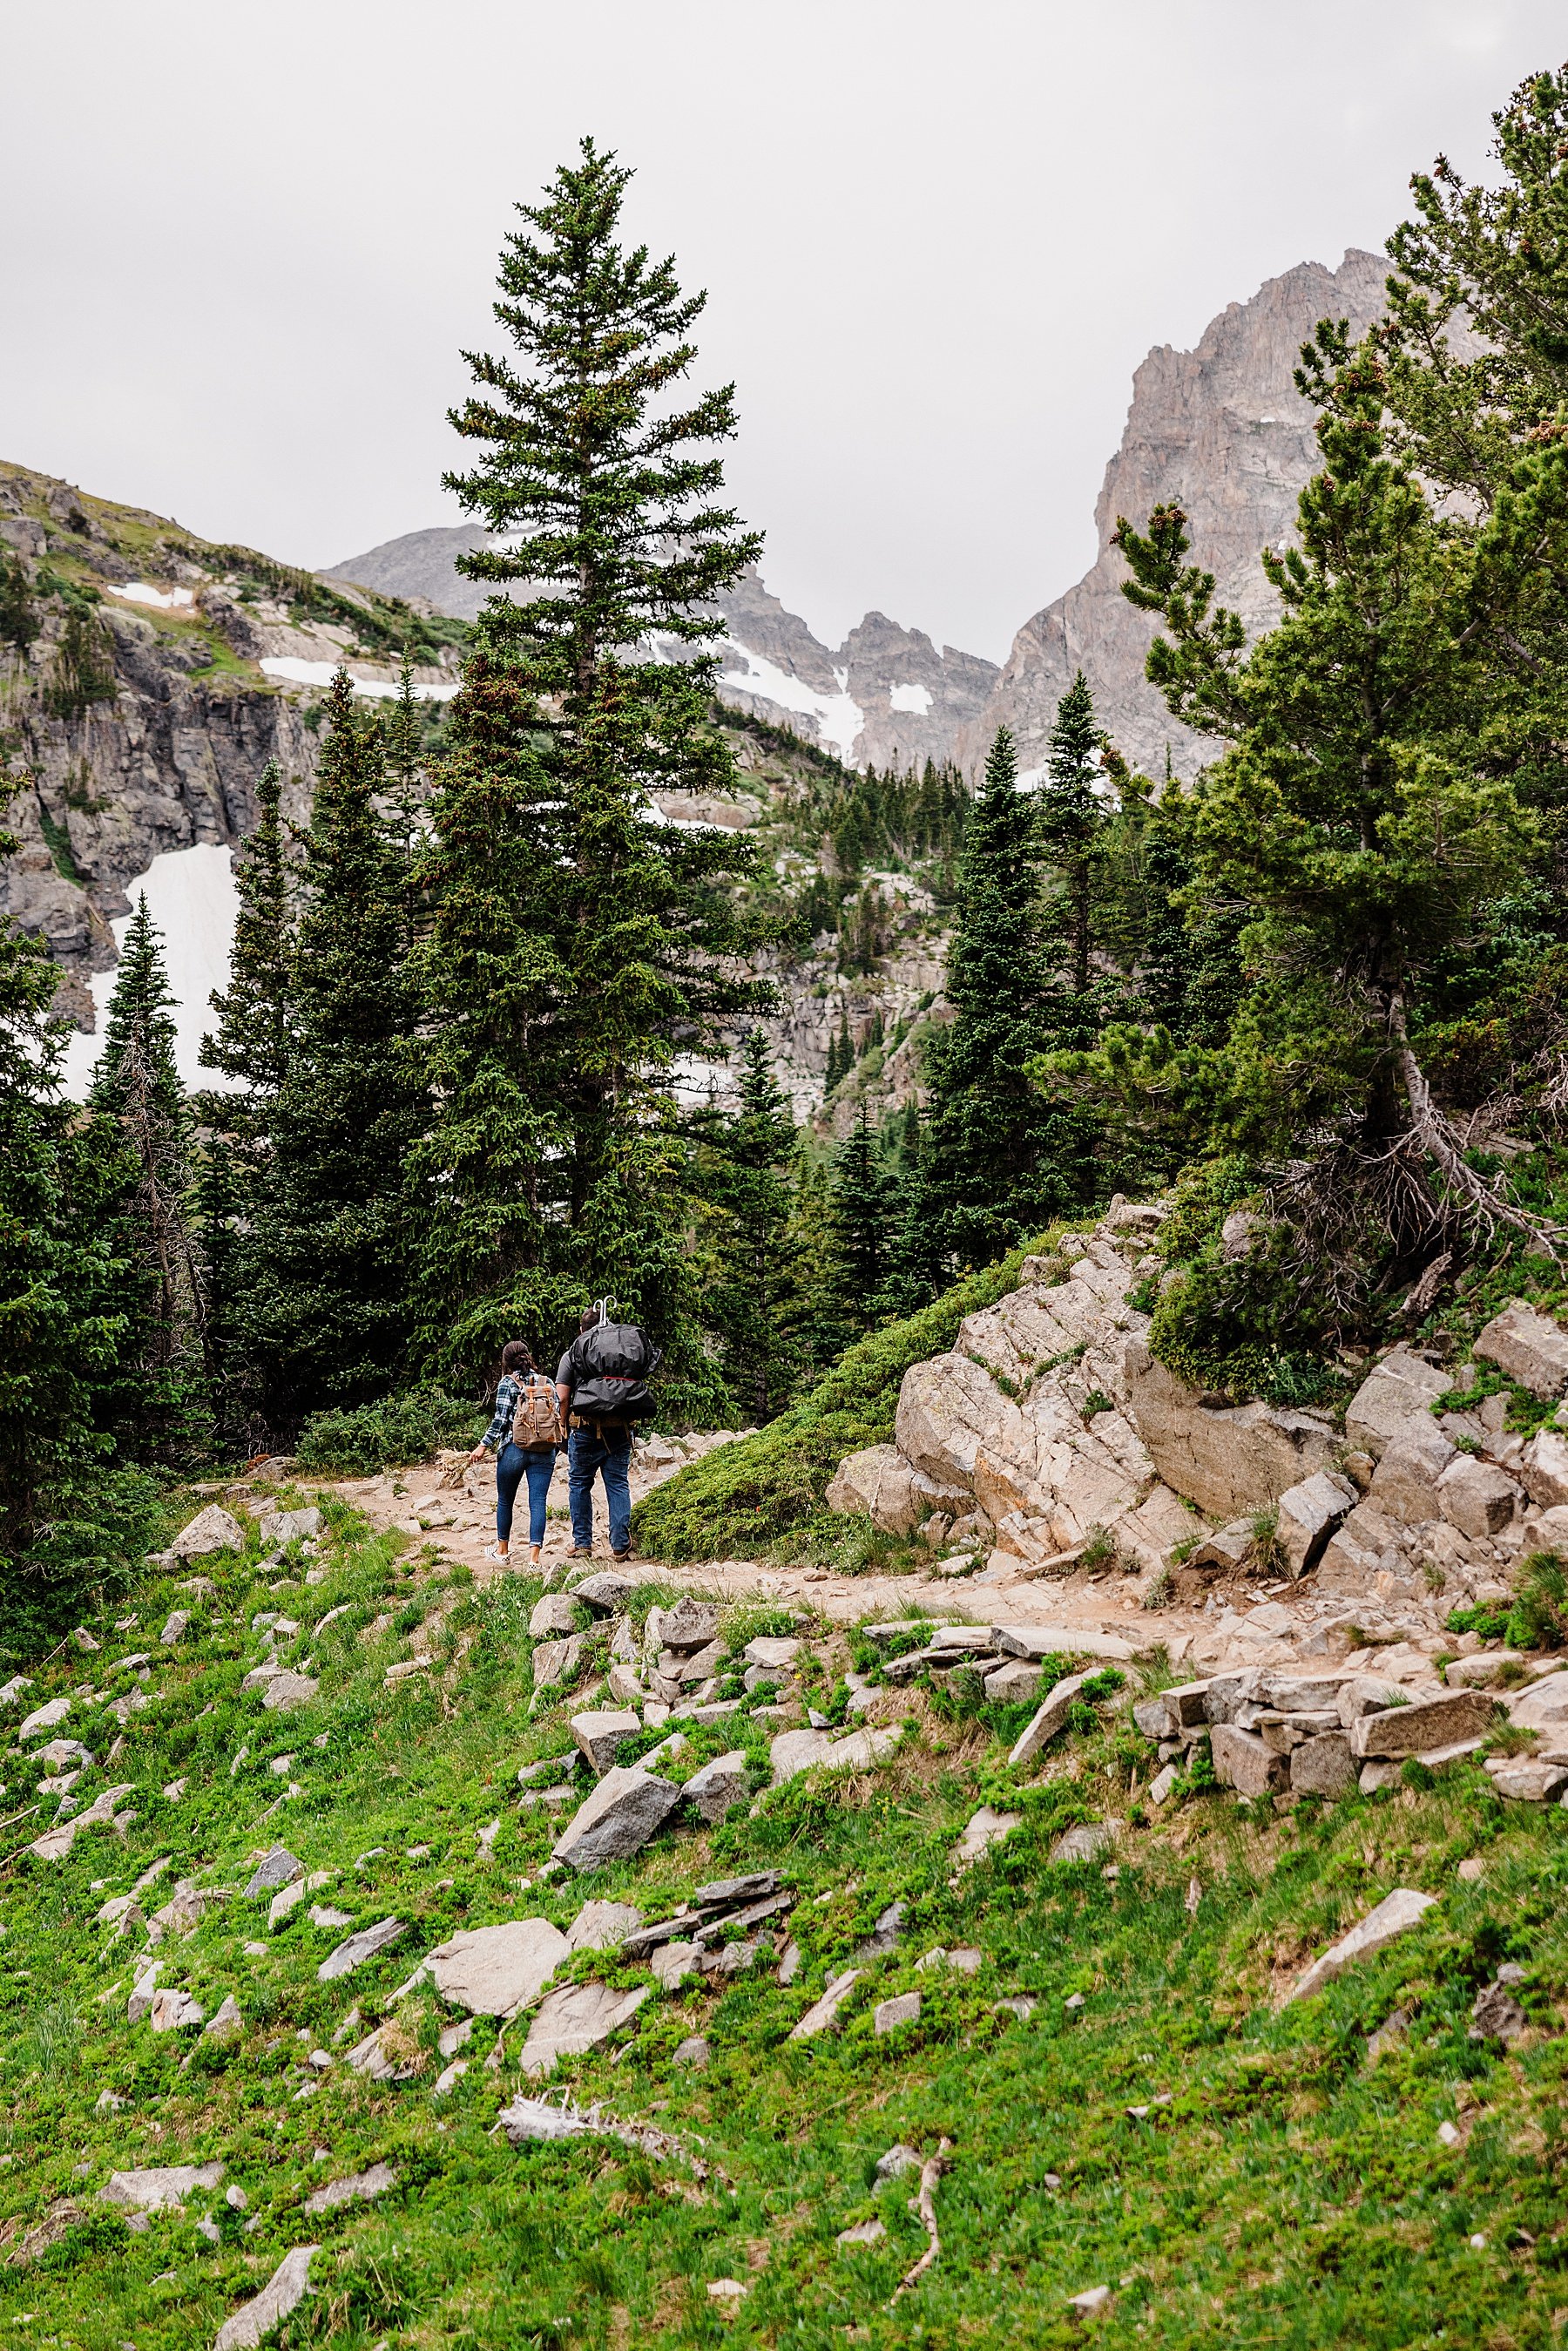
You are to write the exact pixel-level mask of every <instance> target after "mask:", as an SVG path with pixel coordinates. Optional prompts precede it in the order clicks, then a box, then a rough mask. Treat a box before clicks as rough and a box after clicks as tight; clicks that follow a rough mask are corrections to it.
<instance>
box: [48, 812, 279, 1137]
mask: <svg viewBox="0 0 1568 2351" xmlns="http://www.w3.org/2000/svg"><path fill="white" fill-rule="evenodd" d="M125 894H126V896H127V897H128V898H129V899H130V904H131V906H132V908H133V909H134V907H135V905H136V902H137V899H138V898H139V897H141V896H142V895H145V897H146V899H147V911H148V913H149V914H151V917H152V919H153V921H154V922H155V923H156V924H157V925H158V927H159V929H160V931H161V933H162V935H163V955H164V961H165V963H166V965H167V967H168V971H169V986H170V988H171V991H172V993H173V996H174V998H175V1004H176V1010H175V1015H174V1018H175V1023H176V1026H177V1028H178V1030H179V1042H178V1045H177V1047H176V1049H175V1059H176V1061H178V1063H179V1067H180V1075H181V1076H182V1079H183V1080H184V1081H185V1083H186V1084H187V1085H188V1086H214V1087H221V1088H223V1089H224V1090H229V1089H230V1088H232V1086H233V1082H234V1081H232V1080H231V1079H228V1078H225V1077H224V1076H223V1072H222V1071H218V1070H204V1069H202V1065H201V1062H200V1061H198V1060H197V1058H196V1057H197V1055H198V1053H199V1052H200V1050H201V1046H202V1037H203V1035H204V1034H205V1033H206V1031H207V1030H208V1029H211V1028H212V1026H213V1013H212V1010H211V1008H210V1007H209V1005H208V1001H207V999H208V998H209V997H210V996H211V995H212V993H213V989H214V988H215V987H216V988H224V987H227V986H228V984H229V948H230V945H231V943H232V941H233V939H234V918H235V915H236V914H237V913H238V911H239V895H238V893H237V892H236V890H235V888H234V864H233V861H232V859H231V857H230V853H229V852H228V850H227V849H226V848H223V847H221V846H220V845H219V844H218V843H216V842H212V841H199V842H198V843H197V844H196V846H195V847H194V848H192V849H170V850H165V851H164V852H163V853H162V854H161V856H159V857H155V858H154V859H153V861H152V862H151V865H150V866H149V867H148V869H147V871H146V872H145V873H143V874H140V875H139V876H138V878H137V879H136V880H135V881H134V882H132V883H130V885H129V886H128V888H127V890H126V893H125ZM130 919H131V918H130V914H119V915H118V916H117V917H116V918H115V920H114V921H113V922H112V923H111V924H110V925H109V928H110V929H111V930H112V931H113V933H114V943H115V945H116V946H117V947H123V946H124V945H125V935H126V933H127V931H128V930H129V929H130ZM114 982H115V973H114V971H99V972H94V974H93V975H92V977H91V978H90V980H89V981H88V987H90V988H91V990H92V1000H93V1005H94V1008H95V1009H96V1011H97V1014H98V1027H97V1030H96V1033H95V1034H94V1035H92V1036H91V1037H85V1036H83V1034H82V1032H81V1031H80V1029H73V1031H72V1032H71V1035H70V1038H69V1039H68V1040H67V1047H66V1061H65V1090H66V1092H67V1095H68V1096H69V1097H70V1099H71V1100H72V1101H73V1102H81V1101H84V1100H85V1099H86V1096H87V1092H88V1087H89V1086H90V1084H91V1083H92V1075H93V1071H94V1070H95V1069H96V1068H97V1066H98V1058H99V1054H100V1053H101V1051H102V1050H103V1037H104V1019H105V1015H106V1014H107V1012H108V1010H109V998H110V997H111V996H112V995H113V993H114Z"/></svg>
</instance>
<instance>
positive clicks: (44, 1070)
mask: <svg viewBox="0 0 1568 2351" xmlns="http://www.w3.org/2000/svg"><path fill="white" fill-rule="evenodd" d="M15 851H16V840H15V838H14V837H13V836H10V835H5V834H0V859H4V858H5V857H8V856H11V855H12V854H14V853H15ZM57 979H58V973H57V970H56V968H55V966H54V964H53V962H52V961H51V959H50V956H49V955H48V951H47V948H45V947H44V946H41V945H40V944H39V943H38V942H36V941H35V940H33V939H29V938H26V937H24V936H23V935H21V934H20V933H19V932H17V931H16V930H14V929H12V928H11V927H10V926H9V925H5V926H0V1331H3V1332H4V1334H5V1342H4V1344H3V1345H0V1651H3V1652H4V1654H5V1656H7V1657H9V1658H10V1659H13V1660H15V1659H16V1657H17V1656H18V1655H19V1654H26V1653H28V1652H29V1651H33V1650H36V1646H37V1645H38V1643H39V1640H40V1637H41V1636H42V1635H45V1634H47V1635H49V1637H50V1638H53V1637H55V1636H56V1635H57V1633H58V1631H59V1630H60V1629H61V1622H60V1620H61V1618H62V1616H64V1621H65V1622H66V1623H67V1624H68V1623H69V1622H70V1617H69V1615H68V1614H66V1612H67V1610H69V1609H71V1608H72V1607H73V1606H77V1605H79V1602H80V1597H81V1593H82V1591H83V1589H84V1586H85V1585H86V1584H87V1583H88V1582H99V1581H102V1580H104V1579H105V1578H107V1577H108V1576H109V1574H110V1573H112V1571H113V1570H114V1568H115V1567H116V1566H117V1565H121V1566H122V1565H123V1564H124V1562H125V1560H126V1556H127V1552H128V1551H129V1550H130V1547H131V1545H132V1543H133V1541H134V1539H135V1538H136V1536H137V1535H139V1534H140V1532H141V1531H143V1530H142V1527H141V1526H140V1525H139V1524H138V1522H137V1520H138V1512H137V1510H135V1509H134V1508H133V1507H132V1505H133V1504H134V1502H135V1499H136V1496H135V1491H134V1485H135V1481H134V1480H131V1479H127V1478H126V1477H125V1476H123V1475H121V1476H119V1477H116V1476H115V1475H113V1474H112V1473H106V1470H105V1467H104V1464H105V1460H106V1458H107V1457H108V1456H109V1454H110V1453H111V1451H112V1438H111V1437H110V1436H109V1433H108V1432H107V1430H106V1428H105V1426H104V1411H103V1408H102V1407H103V1395H104V1389H105V1385H106V1384H107V1383H108V1381H109V1379H110V1377H111V1376H112V1375H113V1373H114V1367H115V1364H116V1360H117V1357H118V1355H119V1351H120V1349H121V1346H122V1345H123V1343H124V1342H125V1339H126V1336H127V1329H126V1317H125V1311H124V1300H125V1284H126V1276H127V1271H128V1269H127V1267H126V1265H125V1263H124V1262H123V1260H118V1259H115V1257H114V1255H113V1247H112V1235H111V1233H110V1231H109V1228H108V1227H107V1225H106V1224H105V1223H104V1222H103V1221H102V1220H101V1219H99V1217H96V1216H95V1215H93V1214H92V1213H91V1209H92V1205H93V1204H92V1199H91V1195H92V1191H93V1186H92V1184H91V1182H90V1181H88V1182H85V1183H84V1182H81V1181H79V1180H78V1178H79V1176H80V1175H81V1173H82V1170H81V1168H80V1165H79V1156H80V1154H79V1138H78V1133H77V1129H78V1121H77V1120H76V1119H75V1118H74V1117H72V1116H71V1115H70V1114H69V1113H68V1112H67V1109H66V1107H65V1106H64V1105H62V1104H61V1102H60V1101H59V1094H58V1086H59V1067H60V1059H61V1055H62V1052H63V1050H64V1035H65V1032H64V1029H63V1027H62V1025H61V1024H60V1023H59V1022H57V1021H55V1020H53V1019H51V1018H50V1013H49V1006H50V1003H51V1001H52V999H53V997H54V993H55V987H56V985H57ZM84 1195H85V1196H86V1197H85V1199H84V1197H83V1196H84ZM78 1207H80V1208H82V1209H83V1211H84V1212H83V1213H78ZM128 1520H129V1523H128Z"/></svg>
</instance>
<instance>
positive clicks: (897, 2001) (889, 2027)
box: [871, 1991, 920, 2033]
mask: <svg viewBox="0 0 1568 2351" xmlns="http://www.w3.org/2000/svg"><path fill="white" fill-rule="evenodd" d="M919 2014H920V1995H919V1992H918V1991H903V1992H898V1993H896V1994H895V1996H894V1997H893V1998H892V1999H891V2000H879V2001H877V2005H876V2007H875V2008H874V2009H873V2010H872V2011H871V2029H872V2031H873V2032H877V2033H884V2032H897V2031H898V2027H899V2025H900V2024H915V2023H918V2022H919Z"/></svg>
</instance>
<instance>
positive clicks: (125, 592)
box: [109, 580, 196, 612]
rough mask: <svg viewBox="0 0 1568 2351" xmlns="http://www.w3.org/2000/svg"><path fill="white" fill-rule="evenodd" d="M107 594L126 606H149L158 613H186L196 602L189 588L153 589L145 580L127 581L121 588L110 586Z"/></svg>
mask: <svg viewBox="0 0 1568 2351" xmlns="http://www.w3.org/2000/svg"><path fill="white" fill-rule="evenodd" d="M109 594H110V595H111V596H119V597H122V598H123V599H124V601H125V602H126V603H128V604H151V605H152V606H153V607H154V608H155V610H156V611H160V612H184V611H189V610H190V608H191V607H192V605H193V604H194V603H195V601H196V598H195V594H194V592H193V590H191V589H189V588H153V587H150V586H149V584H148V582H147V581H146V580H127V581H126V583H125V585H124V586H123V587H122V588H116V587H114V586H113V585H112V584H111V585H110V586H109Z"/></svg>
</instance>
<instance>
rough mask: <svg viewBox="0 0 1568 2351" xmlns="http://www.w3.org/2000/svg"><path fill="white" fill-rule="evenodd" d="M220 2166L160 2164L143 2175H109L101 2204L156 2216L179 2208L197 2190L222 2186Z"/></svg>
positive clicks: (101, 2189) (121, 2172) (112, 2172)
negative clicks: (175, 2207) (166, 2208)
mask: <svg viewBox="0 0 1568 2351" xmlns="http://www.w3.org/2000/svg"><path fill="white" fill-rule="evenodd" d="M222 2185H223V2165H222V2164H221V2163H161V2164H155V2165H153V2166H152V2167H151V2168H150V2169H148V2170H146V2171H111V2172H110V2173H109V2178H108V2179H107V2180H105V2182H104V2184H103V2186H102V2187H101V2188H100V2189H99V2191H98V2193H99V2203H100V2204H123V2205H124V2206H125V2207H126V2209H127V2210H129V2211H131V2212H158V2211H161V2210H163V2209H164V2208H165V2207H166V2206H169V2205H178V2204H182V2203H183V2202H184V2200H185V2199H186V2197H187V2196H191V2195H193V2194H194V2193H195V2191H196V2190H197V2189H199V2188H201V2189H213V2188H219V2187H221V2186H222Z"/></svg>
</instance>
